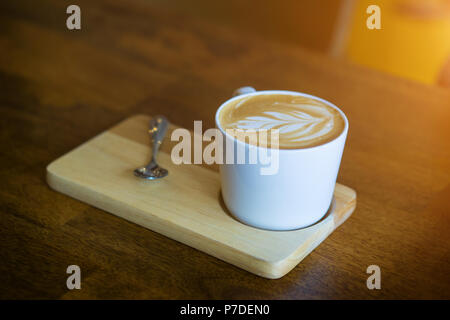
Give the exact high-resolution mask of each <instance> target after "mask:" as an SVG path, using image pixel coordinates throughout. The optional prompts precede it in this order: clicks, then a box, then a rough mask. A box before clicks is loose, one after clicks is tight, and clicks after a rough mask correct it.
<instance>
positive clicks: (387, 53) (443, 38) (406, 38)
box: [344, 0, 450, 84]
mask: <svg viewBox="0 0 450 320" xmlns="http://www.w3.org/2000/svg"><path fill="white" fill-rule="evenodd" d="M372 4H375V5H378V6H379V7H380V9H381V29H380V30H376V29H375V30H369V29H368V28H367V26H366V20H367V18H368V17H369V16H370V14H368V13H366V9H367V7H368V6H369V5H372ZM352 19H353V20H352V23H351V26H350V34H349V37H348V40H347V41H348V42H347V45H346V47H345V49H344V56H345V57H347V58H348V59H350V60H351V61H353V62H356V63H360V64H363V65H366V66H369V67H373V68H375V69H378V70H381V71H386V72H389V73H393V74H396V75H398V76H402V77H406V78H410V79H414V80H417V81H420V82H424V83H428V84H435V83H437V82H438V81H439V79H438V78H439V77H442V70H443V68H444V66H445V65H446V63H447V61H448V59H449V58H450V0H378V1H375V0H371V1H370V0H369V1H367V0H356V1H355V2H354V11H353V18H352Z"/></svg>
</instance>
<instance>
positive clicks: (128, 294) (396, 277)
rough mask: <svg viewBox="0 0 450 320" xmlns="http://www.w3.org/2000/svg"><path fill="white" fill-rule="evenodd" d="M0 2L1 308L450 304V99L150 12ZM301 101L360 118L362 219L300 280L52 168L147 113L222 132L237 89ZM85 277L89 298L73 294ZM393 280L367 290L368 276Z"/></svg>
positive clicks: (354, 158)
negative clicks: (50, 180)
mask: <svg viewBox="0 0 450 320" xmlns="http://www.w3.org/2000/svg"><path fill="white" fill-rule="evenodd" d="M69 4H71V2H68V1H47V0H44V1H39V4H37V2H35V1H2V2H1V3H0V7H1V10H0V21H1V22H0V46H1V52H0V58H1V59H0V84H1V85H0V122H1V131H0V132H1V136H0V141H1V152H0V164H1V166H0V167H1V169H0V178H1V185H2V188H1V189H0V214H1V215H0V226H1V232H0V283H1V290H0V297H1V298H63V299H72V298H75V299H76V298H146V299H147V298H148V299H183V298H184V299H189V298H194V299H198V298H207V299H209V298H212V299H218V298H224V299H228V298H239V299H245V298H255V299H259V298H264V299H303V298H313V299H318V298H333V299H334V298H362V299H367V298H446V299H449V298H450V243H449V242H450V232H449V230H450V185H449V180H450V128H449V124H450V121H449V120H450V92H449V91H445V90H444V89H440V88H434V87H427V86H423V85H420V84H416V83H413V82H410V81H406V80H402V79H398V78H394V77H391V76H388V75H384V74H380V73H377V72H375V71H371V70H368V69H364V68H362V67H357V66H353V65H349V64H347V63H345V62H343V61H337V60H331V59H329V58H327V57H325V56H322V55H319V54H316V53H312V52H308V51H305V50H303V49H301V48H298V47H294V46H287V45H282V44H276V43H271V42H268V41H266V40H265V39H262V38H258V37H255V36H250V35H246V34H245V33H243V32H239V31H238V30H234V29H231V28H225V27H221V26H219V25H216V24H213V23H211V22H205V21H202V20H199V19H193V18H189V16H185V15H183V14H180V13H179V12H174V11H171V10H169V9H165V8H164V7H163V6H162V5H160V4H154V3H151V2H149V1H137V0H136V1H129V0H127V1H125V0H120V1H117V0H116V1H113V0H111V1H106V0H102V1H81V0H80V1H77V4H78V5H79V6H80V7H81V10H82V29H81V30H80V31H69V30H67V29H66V25H65V20H66V17H67V14H66V12H65V11H66V7H67V6H68V5H69ZM242 85H252V86H254V87H256V88H257V89H288V90H296V91H303V92H307V93H312V94H315V95H318V96H321V97H323V98H325V99H328V100H331V101H333V102H334V103H336V104H337V105H338V106H340V107H341V108H342V109H343V110H344V112H345V113H346V114H347V116H348V118H349V121H350V131H349V137H348V141H347V146H346V149H345V152H344V157H343V160H342V166H341V170H340V173H339V177H338V181H339V182H341V183H343V184H345V185H348V186H350V187H352V188H354V189H356V190H357V192H358V205H357V209H356V211H355V212H354V214H353V216H352V217H351V218H350V219H349V220H348V221H347V222H346V223H345V224H343V225H342V226H341V227H340V228H339V229H338V230H337V231H336V232H334V233H333V234H332V235H331V236H330V237H329V238H328V239H327V240H326V241H325V242H324V243H322V244H321V245H320V246H319V247H318V248H317V249H316V250H314V251H313V252H312V253H311V254H310V255H309V256H308V257H307V258H306V259H304V261H303V262H302V263H301V264H300V265H299V266H298V267H296V268H295V269H294V270H293V271H292V272H290V273H289V274H288V275H287V276H285V277H284V278H282V279H279V280H266V279H263V278H259V277H257V276H254V275H252V274H250V273H247V272H245V271H243V270H240V269H238V268H236V267H233V266H231V265H229V264H227V263H224V262H222V261H220V260H217V259H215V258H213V257H211V256H208V255H206V254H204V253H201V252H199V251H196V250H194V249H192V248H190V247H188V246H185V245H182V244H180V243H177V242H175V241H173V240H170V239H168V238H166V237H164V236H161V235H159V234H157V233H154V232H151V231H149V230H146V229H144V228H142V227H139V226H137V225H134V224H132V223H129V222H126V221H124V220H122V219H120V218H117V217H115V216H113V215H110V214H108V213H106V212H103V211H101V210H98V209H95V208H93V207H90V206H89V205H86V204H84V203H81V202H79V201H76V200H74V199H71V198H69V197H67V196H64V195H62V194H59V193H57V192H54V191H52V190H50V189H49V187H48V186H47V184H46V182H45V168H46V165H47V164H48V163H50V162H51V161H52V160H54V159H55V158H57V157H59V156H61V155H62V154H64V153H66V152H68V151H70V150H71V149H73V148H74V147H76V146H78V145H79V144H81V143H82V142H84V141H86V140H87V139H89V138H90V137H92V136H93V135H95V134H97V133H100V132H101V131H103V130H105V129H107V128H108V127H110V126H112V125H114V124H116V123H117V122H119V121H120V120H122V119H124V118H126V117H128V116H130V115H133V114H136V113H148V114H156V113H162V114H165V115H167V117H168V118H169V119H170V120H171V121H172V122H173V123H176V124H178V125H180V126H184V127H188V128H192V127H193V120H203V122H204V127H212V126H213V125H214V123H213V114H214V111H215V109H216V108H217V107H218V105H219V104H220V103H221V102H222V101H224V100H226V99H227V98H228V97H229V96H230V94H231V92H232V91H233V90H234V89H235V88H236V87H239V86H242ZM71 264H76V265H79V266H80V267H81V273H82V283H81V286H82V289H81V290H73V291H69V290H68V289H67V288H66V278H67V276H68V275H67V274H66V268H67V266H68V265H71ZM372 264H375V265H378V266H379V267H380V268H381V290H368V289H367V287H366V279H367V277H368V276H369V275H368V274H367V273H366V268H367V267H368V266H369V265H372Z"/></svg>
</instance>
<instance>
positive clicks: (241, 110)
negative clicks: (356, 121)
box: [219, 94, 345, 149]
mask: <svg viewBox="0 0 450 320" xmlns="http://www.w3.org/2000/svg"><path fill="white" fill-rule="evenodd" d="M219 122H220V124H221V126H222V127H223V129H242V130H247V129H253V130H256V131H257V130H261V129H265V130H272V129H277V130H279V147H280V148H281V149H297V148H306V147H312V146H317V145H320V144H324V143H326V142H328V141H331V140H333V139H335V138H336V137H337V136H339V135H340V133H341V132H342V131H343V129H344V127H345V122H344V119H343V118H342V116H341V115H340V113H339V111H338V110H336V109H334V108H332V107H330V106H329V105H327V104H325V103H323V102H321V101H319V100H315V99H312V98H308V97H304V96H296V95H289V94H262V95H256V96H250V97H244V98H242V99H237V100H235V101H233V102H231V103H230V104H229V105H227V106H225V107H224V108H223V109H222V110H221V112H220V114H219ZM237 138H238V139H239V137H237ZM269 146H270V145H269Z"/></svg>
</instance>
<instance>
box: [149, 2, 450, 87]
mask: <svg viewBox="0 0 450 320" xmlns="http://www.w3.org/2000/svg"><path fill="white" fill-rule="evenodd" d="M148 1H151V2H154V3H155V4H157V5H160V6H163V7H170V8H171V9H173V10H177V11H179V12H180V13H182V14H188V15H190V16H192V15H193V16H198V17H199V18H201V19H210V20H214V22H215V23H220V24H223V25H226V26H228V27H232V28H239V29H240V30H241V32H247V33H253V34H254V35H255V36H260V37H264V38H269V39H271V40H273V41H278V42H283V43H290V44H295V45H300V46H302V47H304V48H307V49H310V50H314V51H320V52H322V53H324V54H327V55H330V56H333V57H336V58H342V59H346V60H349V61H351V62H354V63H357V64H361V65H365V66H368V67H370V68H373V69H376V70H380V71H383V72H387V73H390V74H394V75H396V76H399V77H404V78H408V79H411V80H414V81H419V82H421V83H426V84H430V85H439V86H442V87H446V88H450V0H315V1H298V0H282V1H271V0H244V1H243V0H227V1H210V0H195V1H185V0H170V1H168V0H148ZM372 4H375V5H378V6H379V7H380V9H381V29H380V30H369V29H368V28H367V27H366V19H367V17H369V16H370V14H368V13H366V9H367V7H368V6H369V5H372Z"/></svg>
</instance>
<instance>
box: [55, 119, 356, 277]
mask: <svg viewBox="0 0 450 320" xmlns="http://www.w3.org/2000/svg"><path fill="white" fill-rule="evenodd" d="M149 119H150V117H149V116H145V115H137V116H133V117H131V118H128V119H126V120H124V121H123V122H121V123H119V124H118V125H117V126H115V127H113V128H111V129H110V130H108V131H105V132H103V133H101V134H99V135H98V136H96V137H94V138H93V139H91V140H89V141H87V142H86V143H84V144H82V145H81V146H79V147H77V148H76V149H74V150H72V151H70V152H69V153H67V154H66V155H64V156H62V157H60V158H59V159H57V160H55V161H54V162H52V163H51V164H50V165H49V166H48V167H47V182H48V184H49V185H50V186H51V187H52V188H53V189H55V190H57V191H59V192H62V193H64V194H67V195H69V196H71V197H73V198H76V199H79V200H81V201H83V202H86V203H88V204H90V205H93V206H95V207H97V208H100V209H103V210H105V211H108V212H110V213H112V214H115V215H117V216H119V217H122V218H124V219H127V220H129V221H132V222H134V223H137V224H139V225H141V226H144V227H145V228H148V229H150V230H153V231H155V232H158V233H161V234H163V235H166V236H167V237H169V238H172V239H175V240H177V241H179V242H182V243H184V244H187V245H189V246H191V247H194V248H196V249H198V250H201V251H203V252H206V253H208V254H210V255H212V256H214V257H217V258H219V259H221V260H224V261H226V262H229V263H231V264H233V265H235V266H238V267H240V268H243V269H245V270H247V271H250V272H252V273H254V274H257V275H259V276H262V277H266V278H271V279H276V278H280V277H282V276H284V275H285V274H286V273H288V272H289V271H290V270H291V269H292V268H294V267H295V266H296V265H297V264H298V263H299V262H300V261H301V260H302V259H303V258H304V257H305V256H306V255H308V254H309V253H310V252H311V251H312V250H313V249H314V248H316V247H317V246H318V245H319V244H320V243H321V242H322V241H323V240H324V239H325V238H326V237H327V236H328V235H329V234H330V233H331V232H332V231H333V230H335V229H336V228H337V227H338V226H339V225H340V224H342V223H343V222H344V221H345V220H346V219H347V218H348V217H349V216H350V215H351V214H352V212H353V210H354V209H355V206H356V193H355V191H354V190H352V189H350V188H348V187H345V186H343V185H340V184H336V189H335V192H334V205H333V206H332V209H331V210H330V212H328V214H327V215H326V216H325V217H324V218H323V219H322V220H321V221H319V222H318V223H316V224H314V225H313V226H310V227H307V228H303V229H299V230H295V231H267V230H260V229H257V228H253V227H250V226H247V225H245V224H242V223H240V222H238V221H237V220H235V219H234V218H233V217H232V216H231V215H230V214H229V213H228V212H227V210H226V208H225V206H224V205H223V201H222V199H221V196H220V181H219V173H218V170H217V169H218V168H217V167H216V166H206V165H187V164H186V165H175V164H173V163H172V161H171V157H170V152H171V149H172V146H173V145H174V144H176V143H177V142H171V141H170V138H166V140H165V141H164V143H163V144H162V146H161V152H160V154H159V155H158V162H159V163H160V164H161V166H162V167H164V168H167V169H168V170H169V175H168V176H167V177H165V178H164V179H161V180H156V181H147V180H143V179H139V178H137V177H135V176H134V175H133V170H134V169H135V168H136V167H138V166H141V165H143V164H144V163H146V162H147V161H148V159H149V156H150V150H149V144H150V143H149V137H148V133H147V126H148V121H149ZM175 128H176V127H175V126H171V128H170V129H169V132H168V137H170V133H171V130H173V129H175ZM105 172H106V173H107V174H105ZM143 236H145V234H144V233H143Z"/></svg>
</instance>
